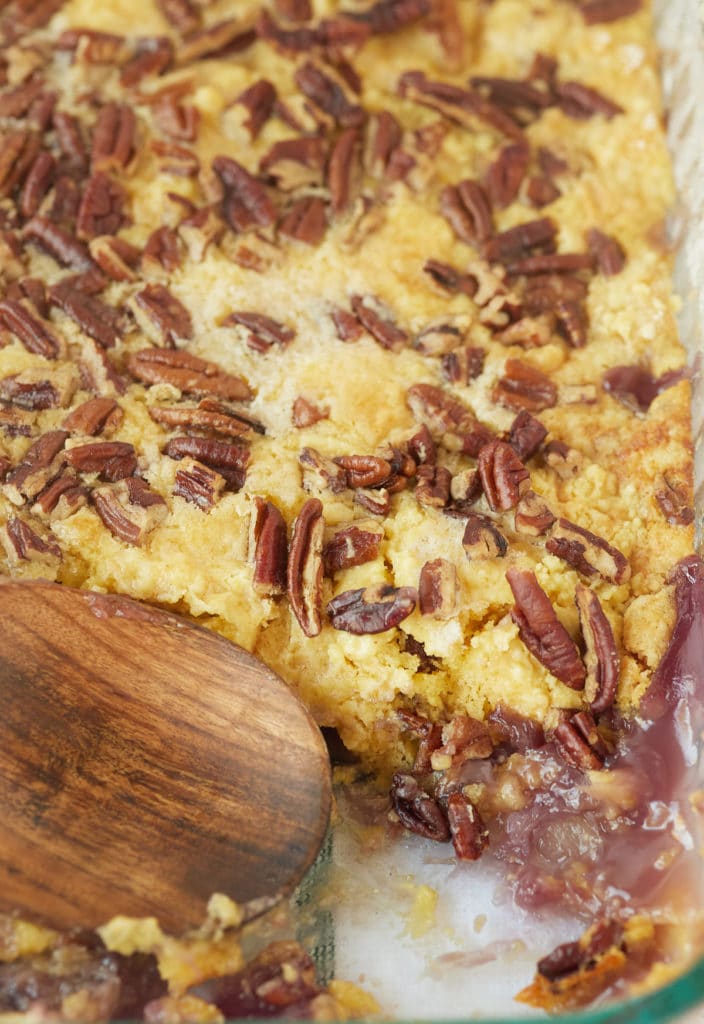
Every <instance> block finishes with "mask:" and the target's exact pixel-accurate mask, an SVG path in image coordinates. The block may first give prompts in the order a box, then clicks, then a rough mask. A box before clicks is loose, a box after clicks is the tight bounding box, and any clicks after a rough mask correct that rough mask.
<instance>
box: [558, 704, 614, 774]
mask: <svg viewBox="0 0 704 1024" xmlns="http://www.w3.org/2000/svg"><path fill="white" fill-rule="evenodd" d="M553 741H554V743H555V746H556V747H557V749H558V751H559V753H560V754H561V756H562V757H563V758H564V760H565V761H567V763H568V764H570V765H572V766H573V767H574V768H580V769H581V770H582V771H585V772H586V771H599V770H600V769H601V768H603V767H604V761H605V760H606V758H607V756H608V748H607V747H606V744H605V743H604V741H603V739H602V738H601V736H600V735H599V731H598V729H597V727H596V722H595V721H594V718H593V717H592V715H590V714H589V712H588V711H579V712H578V713H577V714H576V715H572V717H571V718H569V719H568V720H567V721H566V722H560V724H559V725H558V726H557V728H556V729H555V732H554V733H553Z"/></svg>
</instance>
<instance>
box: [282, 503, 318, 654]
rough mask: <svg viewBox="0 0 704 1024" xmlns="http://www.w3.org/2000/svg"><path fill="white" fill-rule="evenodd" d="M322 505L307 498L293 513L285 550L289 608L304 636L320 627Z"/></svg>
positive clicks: (315, 634)
mask: <svg viewBox="0 0 704 1024" xmlns="http://www.w3.org/2000/svg"><path fill="white" fill-rule="evenodd" d="M324 532H325V521H324V519H323V505H322V502H320V501H318V499H317V498H308V500H307V501H306V502H305V504H304V505H303V508H302V509H301V511H300V512H299V513H298V515H297V516H296V519H295V520H294V523H293V531H292V534H291V546H290V548H289V553H288V572H287V578H288V597H289V601H290V602H291V609H292V611H293V614H294V615H295V616H296V619H297V621H298V624H299V626H300V627H301V629H302V630H303V632H304V633H305V635H306V636H309V637H312V636H317V635H318V634H319V633H320V631H321V629H322V619H321V605H322V592H323V534H324Z"/></svg>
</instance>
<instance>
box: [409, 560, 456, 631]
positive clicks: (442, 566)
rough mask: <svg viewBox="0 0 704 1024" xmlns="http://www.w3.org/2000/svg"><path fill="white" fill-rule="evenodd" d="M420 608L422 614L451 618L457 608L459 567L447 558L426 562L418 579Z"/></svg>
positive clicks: (437, 617)
mask: <svg viewBox="0 0 704 1024" xmlns="http://www.w3.org/2000/svg"><path fill="white" fill-rule="evenodd" d="M418 609H419V611H420V613H421V615H432V616H433V618H434V619H450V618H452V616H453V615H454V614H455V611H456V609H457V569H456V568H455V566H454V564H453V563H452V562H448V561H447V559H445V558H434V559H433V560H432V561H429V562H426V563H425V564H424V565H423V568H422V569H421V571H420V579H419V581H418Z"/></svg>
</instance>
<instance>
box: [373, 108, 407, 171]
mask: <svg viewBox="0 0 704 1024" xmlns="http://www.w3.org/2000/svg"><path fill="white" fill-rule="evenodd" d="M402 138H403V129H402V128H401V125H400V123H399V121H398V119H397V118H396V117H394V115H393V114H392V113H391V112H390V111H388V110H380V111H378V112H377V113H374V114H372V115H371V116H370V118H369V121H368V124H367V138H366V142H365V146H364V166H365V168H366V170H367V171H368V172H369V174H371V175H372V177H375V178H382V177H383V176H384V174H385V173H386V169H387V167H388V165H389V160H390V159H391V156H392V154H393V152H394V150H396V149H397V148H398V147H399V146H400V145H401V140H402Z"/></svg>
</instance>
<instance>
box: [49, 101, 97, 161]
mask: <svg viewBox="0 0 704 1024" xmlns="http://www.w3.org/2000/svg"><path fill="white" fill-rule="evenodd" d="M53 124H54V129H55V131H56V141H57V142H58V144H59V149H60V150H61V154H62V156H63V157H64V158H65V160H66V161H67V162H68V164H69V165H70V166H72V167H73V168H75V170H76V171H77V173H79V174H82V173H84V172H85V171H86V170H87V169H88V153H87V150H86V144H85V141H84V139H83V133H82V130H81V123H80V121H79V120H78V118H77V117H74V116H73V115H72V114H67V113H66V111H64V110H57V111H55V113H54V116H53Z"/></svg>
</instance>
